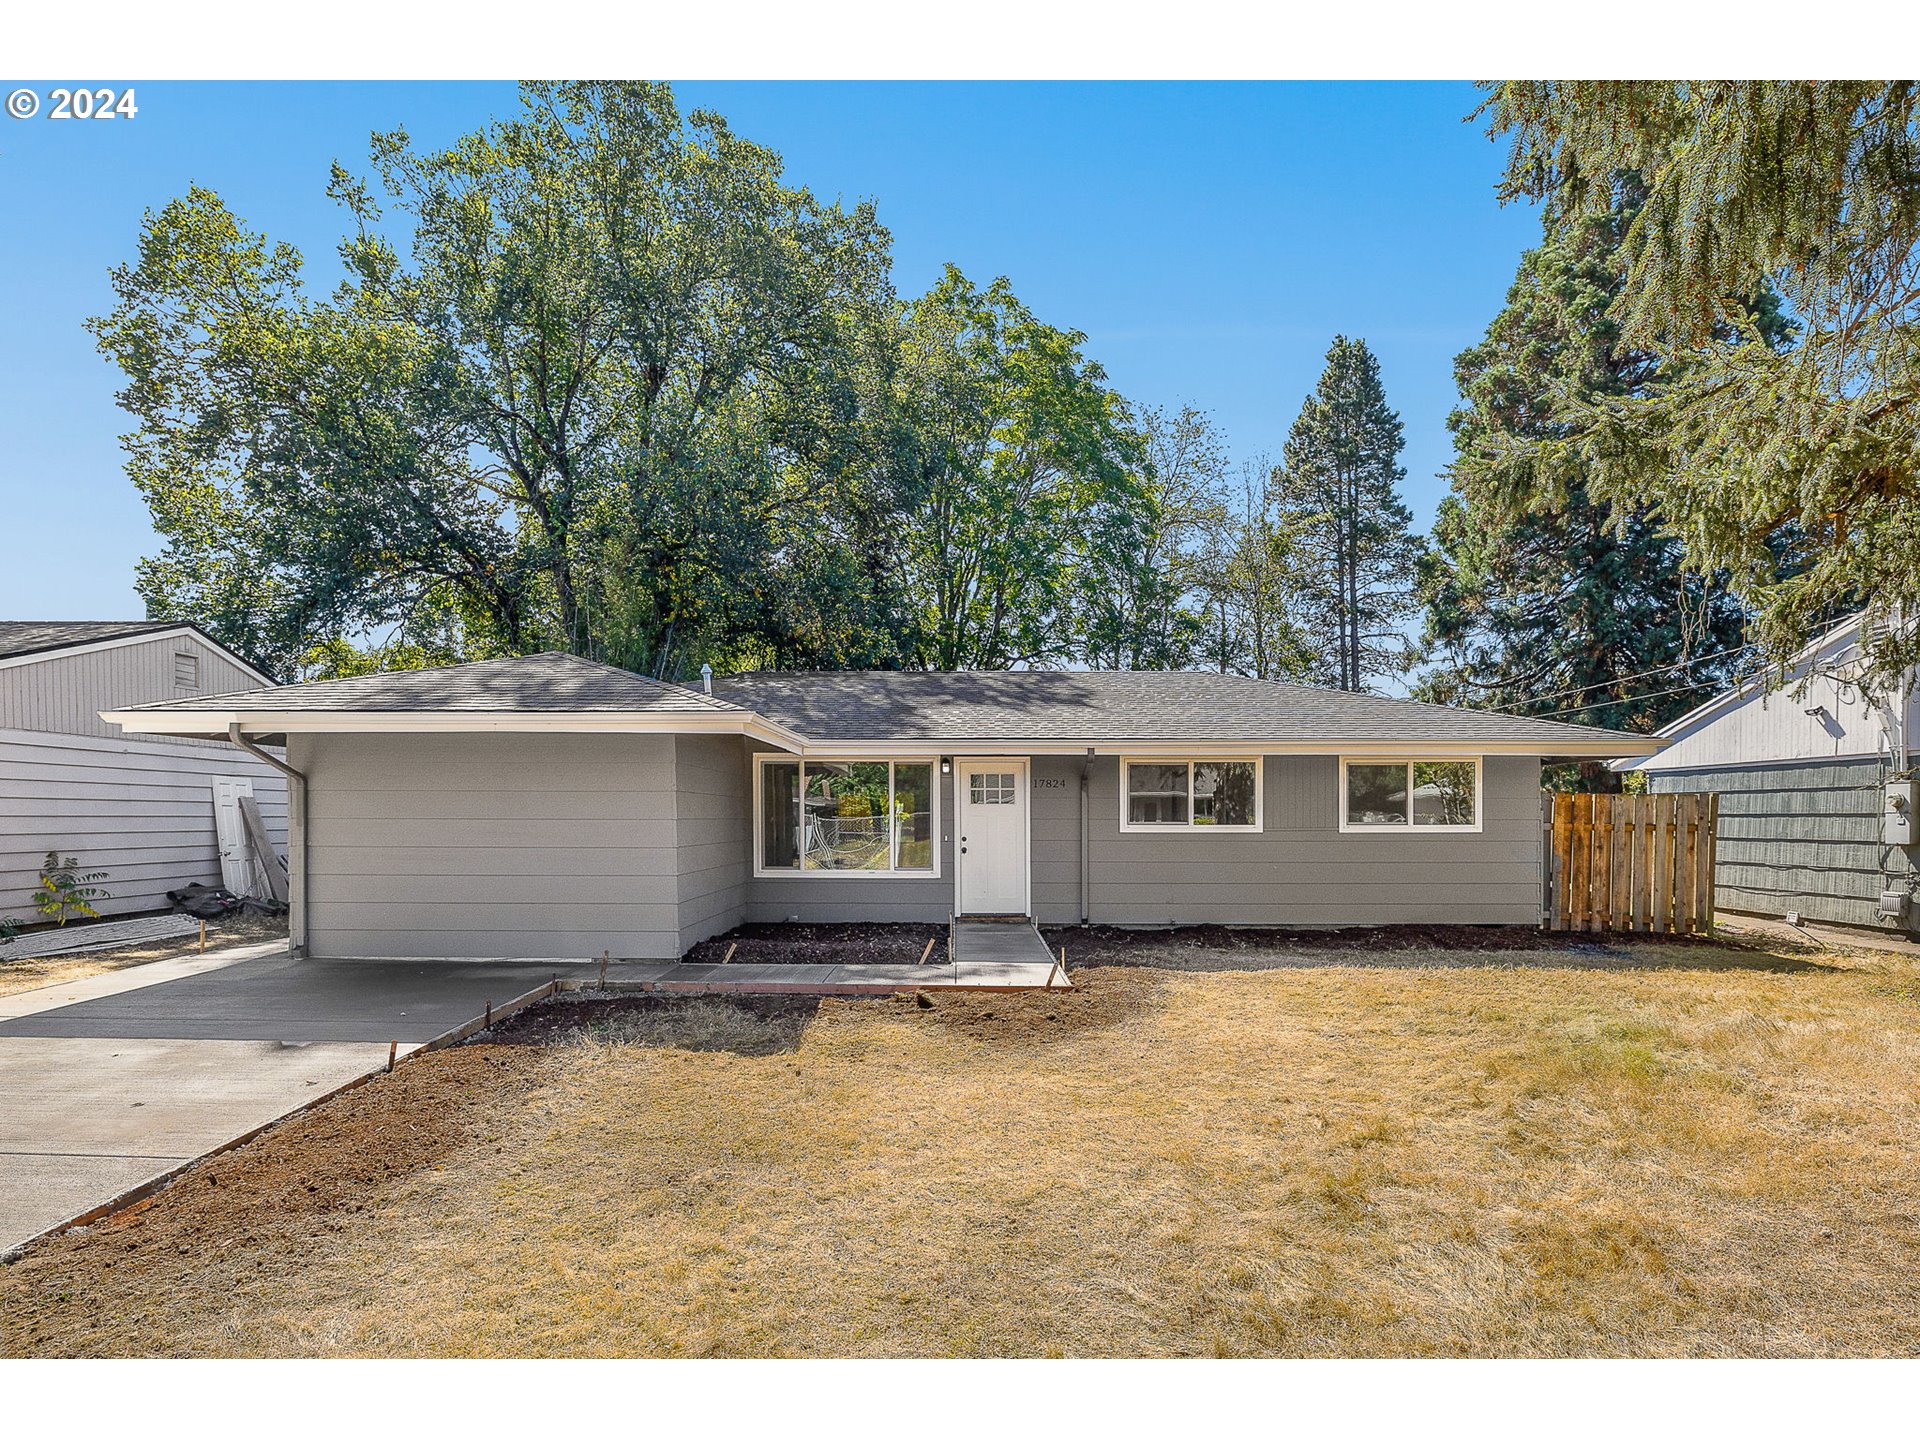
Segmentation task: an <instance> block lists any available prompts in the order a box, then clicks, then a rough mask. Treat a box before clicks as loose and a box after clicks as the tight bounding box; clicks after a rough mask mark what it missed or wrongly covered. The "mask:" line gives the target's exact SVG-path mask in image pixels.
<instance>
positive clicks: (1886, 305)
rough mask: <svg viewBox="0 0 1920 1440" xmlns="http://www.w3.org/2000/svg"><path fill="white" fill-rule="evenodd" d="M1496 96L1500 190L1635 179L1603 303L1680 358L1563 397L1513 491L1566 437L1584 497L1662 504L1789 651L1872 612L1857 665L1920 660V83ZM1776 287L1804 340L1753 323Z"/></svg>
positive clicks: (1567, 191)
mask: <svg viewBox="0 0 1920 1440" xmlns="http://www.w3.org/2000/svg"><path fill="white" fill-rule="evenodd" d="M1484 108H1485V110H1486V111H1487V113H1488V114H1489V115H1490V116H1491V119H1492V122H1493V127H1492V128H1493V130H1494V132H1495V133H1496V134H1505V135H1507V136H1509V137H1511V139H1512V141H1513V152H1512V156H1511V159H1510V162H1509V164H1508V168H1507V176H1506V182H1505V185H1504V186H1503V187H1502V188H1503V196H1504V197H1507V198H1511V197H1515V196H1523V195H1524V196H1528V197H1532V198H1536V199H1546V200H1549V201H1550V202H1551V203H1552V204H1553V206H1554V207H1555V209H1556V210H1557V211H1558V212H1559V213H1560V214H1562V215H1565V216H1568V217H1580V218H1587V217H1592V216H1595V215H1603V214H1605V213H1606V212H1607V211H1608V210H1609V209H1611V208H1612V207H1613V205H1614V203H1615V202H1616V198H1617V196H1616V192H1617V190H1618V188H1619V186H1620V183H1621V180H1620V177H1621V176H1622V175H1623V174H1625V173H1631V174H1633V175H1634V176H1636V177H1638V183H1639V185H1640V188H1641V189H1642V190H1643V191H1644V195H1645V199H1644V202H1643V203H1642V205H1641V207H1640V212H1639V214H1638V215H1637V216H1636V217H1635V218H1634V220H1633V222H1632V224H1631V225H1630V226H1629V227H1628V229H1627V231H1626V233H1625V235H1624V237H1623V242H1622V251H1623V255H1624V259H1625V266H1624V272H1625V277H1624V281H1623V283H1622V285H1621V287H1620V294H1619V296H1618V298H1617V299H1616V300H1615V301H1614V303H1613V306H1612V311H1611V313H1612V315H1613V317H1614V318H1615V319H1617V320H1618V321H1619V322H1620V324H1621V327H1622V333H1623V335H1624V336H1625V338H1626V339H1627V341H1628V342H1629V343H1631V344H1633V345H1635V346H1641V347H1645V348H1647V349H1651V350H1655V351H1658V352H1660V353H1662V354H1663V355H1665V356H1666V357H1668V358H1669V359H1671V360H1678V361H1682V362H1684V364H1685V367H1686V368H1685V372H1684V373H1683V374H1678V375H1674V376H1671V377H1667V378H1666V379H1664V380H1663V383H1662V384H1661V385H1660V386H1659V387H1658V388H1657V389H1656V390H1655V391H1654V392H1653V393H1651V394H1648V395H1644V396H1630V397H1627V398H1617V397H1606V396H1603V397H1601V398H1600V399H1598V400H1592V401H1590V400H1588V399H1587V398H1586V397H1584V396H1580V395H1568V396H1564V397H1561V401H1560V404H1559V405H1558V406H1557V407H1556V408H1557V409H1559V410H1561V411H1562V412H1563V414H1562V416H1561V418H1562V420H1563V421H1564V423H1565V426H1566V429H1565V431H1564V433H1563V435H1562V436H1560V437H1556V438H1554V439H1551V440H1547V441H1542V442H1537V443H1535V444H1533V445H1531V446H1529V447H1527V452H1528V453H1526V454H1523V455H1522V456H1520V457H1518V459H1519V460H1520V461H1521V462H1524V461H1526V460H1529V459H1530V460H1532V461H1533V462H1535V474H1534V475H1533V476H1532V477H1529V476H1528V474H1527V467H1526V465H1525V464H1524V463H1515V464H1512V465H1509V466H1507V467H1506V469H1507V470H1508V473H1509V474H1510V475H1511V476H1512V477H1513V478H1514V480H1516V481H1518V482H1521V483H1518V484H1516V485H1515V487H1514V488H1515V490H1516V498H1517V499H1519V500H1520V501H1521V502H1522V503H1525V502H1526V501H1527V500H1530V499H1533V498H1537V497H1538V496H1540V495H1542V494H1551V492H1552V487H1553V483H1554V481H1553V476H1554V473H1555V471H1557V470H1560V469H1563V468H1564V458H1563V457H1564V455H1565V454H1566V453H1567V452H1577V454H1578V456H1579V459H1580V462H1581V463H1582V464H1583V466H1584V467H1585V473H1586V476H1587V485H1588V489H1589V491H1590V492H1591V493H1592V494H1594V495H1596V496H1598V497H1600V498H1603V499H1611V500H1613V501H1615V502H1616V503H1621V504H1629V505H1650V506H1653V507H1656V508H1657V512H1658V514H1659V516H1660V519H1661V521H1662V523H1663V524H1665V525H1666V526H1668V527H1669V528H1671V529H1672V530H1674V531H1675V532H1676V533H1677V534H1679V535H1680V536H1681V537H1682V539H1683V541H1684V543H1685V545H1686V549H1687V555H1688V561H1689V563H1690V564H1692V565H1693V566H1695V567H1696V568H1698V569H1701V570H1706V571H1715V570H1725V571H1727V572H1728V573H1729V574H1731V576H1732V577H1733V583H1734V585H1735V587H1736V588H1737V589H1738V590H1739V592H1740V593H1741V595H1742V597H1743V598H1744V599H1745V600H1746V601H1747V602H1748V603H1749V604H1750V605H1751V606H1752V607H1753V608H1754V610H1755V612H1756V617H1755V628H1756V630H1757V633H1758V635H1759V637H1760V639H1761V640H1762V641H1763V642H1764V643H1765V645H1766V646H1767V649H1768V651H1769V652H1770V654H1771V656H1772V657H1773V659H1774V660H1775V661H1776V662H1780V661H1784V660H1785V658H1786V657H1787V656H1789V655H1790V654H1792V653H1793V652H1794V651H1795V650H1796V649H1798V647H1799V645H1800V643H1801V642H1802V641H1804V640H1805V639H1806V638H1808V637H1809V635H1811V634H1812V633H1814V632H1816V631H1817V630H1818V629H1819V628H1820V627H1821V626H1822V625H1823V624H1825V623H1826V622H1827V621H1828V620H1829V619H1830V618H1832V617H1833V616H1834V615H1835V614H1836V613H1838V612H1842V611H1846V610H1850V609H1857V608H1864V609H1865V610H1866V612H1867V615H1868V619H1869V621H1870V622H1875V623H1870V624H1869V625H1868V626H1867V630H1866V633H1867V636H1868V640H1867V651H1868V658H1869V659H1870V660H1871V661H1872V662H1873V664H1874V667H1875V669H1876V670H1877V671H1878V672H1879V676H1880V677H1882V678H1889V677H1892V676H1897V675H1899V674H1901V673H1902V672H1903V671H1904V670H1905V668H1906V667H1908V666H1911V665H1912V664H1913V663H1914V662H1915V660H1916V659H1920V626H1916V625H1914V624H1912V623H1911V619H1912V615H1913V613H1914V612H1915V610H1916V609H1920V403H1916V399H1917V398H1920V84H1916V83H1915V82H1913V81H1911V80H1892V81H1888V80H1738V81H1729V80H1672V81H1668V80H1638V81H1598V80H1571V81H1557V80H1556V81H1533V80H1527V81H1518V80H1516V81H1504V82H1501V83H1499V84H1498V85H1496V86H1494V87H1492V93H1491V96H1490V98H1489V100H1488V103H1487V105H1486V107H1484ZM1769 284H1770V285H1772V286H1774V287H1775V288H1777V290H1778V291H1779V293H1780V294H1781V296H1782V297H1784V302H1785V305H1786V307H1787V308H1788V310H1789V311H1790V313H1791V314H1792V315H1793V316H1794V318H1795V320H1796V321H1797V322H1798V325H1799V330H1798V333H1797V335H1796V339H1795V343H1794V344H1793V345H1792V346H1787V347H1783V346H1780V345H1778V344H1774V343H1769V341H1768V339H1767V337H1766V336H1765V335H1763V334H1759V333H1756V331H1755V329H1754V327H1752V326H1750V325H1747V324H1745V323H1744V319H1745V311H1746V309H1747V305H1746V303H1745V302H1744V300H1743V299H1742V297H1746V296H1751V295H1753V294H1755V293H1756V292H1759V291H1761V290H1762V289H1763V288H1764V287H1766V286H1767V285H1769ZM1529 480H1530V483H1529ZM1783 558H1784V559H1785V561H1786V562H1787V563H1786V564H1784V565H1782V564H1781V561H1782V559H1783ZM1902 613H1904V615H1905V618H1906V621H1907V623H1895V624H1882V623H1877V622H1884V621H1888V620H1892V619H1894V618H1895V617H1896V616H1899V615H1901V614H1902Z"/></svg>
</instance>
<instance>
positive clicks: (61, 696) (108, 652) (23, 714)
mask: <svg viewBox="0 0 1920 1440" xmlns="http://www.w3.org/2000/svg"><path fill="white" fill-rule="evenodd" d="M175 655H192V656H194V657H195V658H196V659H197V660H198V661H199V671H200V683H199V685H198V686H197V687H196V688H194V689H186V688H183V687H180V686H177V685H176V684H175V683H174V659H173V657H174V656H175ZM259 684H260V682H259V681H258V680H257V679H255V678H254V677H253V676H252V675H249V674H248V673H247V672H246V671H244V670H242V669H241V668H240V667H239V666H237V665H235V664H234V663H233V662H232V661H231V660H229V659H227V657H226V656H224V655H222V654H221V653H220V652H219V651H218V650H216V649H214V647H213V646H211V645H209V644H207V643H206V641H204V640H202V639H201V638H200V637H199V636H197V635H177V636H173V637H171V638H167V639H161V640H142V641H139V642H137V643H134V644H130V645H113V646H109V647H107V648H106V649H103V650H88V651H83V652H82V653H80V654H64V653H61V652H59V651H55V652H53V653H51V654H48V655H46V656H44V657H41V658H36V659H34V660H32V661H30V662H28V663H25V664H17V665H8V666H4V667H0V730H53V731H58V732H60V733H61V734H65V735H97V736H100V737H101V738H103V739H119V738H120V730H119V728H118V727H117V726H112V725H109V724H107V722H106V721H104V720H102V719H101V718H100V712H101V711H102V710H121V709H125V708H126V707H127V706H129V705H145V704H148V703H150V702H152V701H156V700H178V699H182V698H184V697H186V696H188V695H222V694H227V693H230V692H232V691H235V690H252V689H254V688H256V687H257V686H258V685H259ZM147 738H149V739H151V740H152V741H153V742H154V743H156V744H159V745H162V746H166V745H171V744H177V743H181V742H178V741H173V740H169V739H166V738H162V737H147Z"/></svg>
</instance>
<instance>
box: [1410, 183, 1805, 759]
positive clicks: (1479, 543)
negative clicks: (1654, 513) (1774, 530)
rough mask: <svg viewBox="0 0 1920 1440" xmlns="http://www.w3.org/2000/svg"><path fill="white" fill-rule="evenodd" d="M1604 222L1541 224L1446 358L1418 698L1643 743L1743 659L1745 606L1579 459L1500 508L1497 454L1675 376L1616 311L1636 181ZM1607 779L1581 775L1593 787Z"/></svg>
mask: <svg viewBox="0 0 1920 1440" xmlns="http://www.w3.org/2000/svg"><path fill="white" fill-rule="evenodd" d="M1617 193H1618V196H1619V201H1618V203H1617V204H1616V205H1615V206H1614V207H1613V209H1611V210H1610V211H1608V212H1606V213H1605V214H1601V215H1597V216H1589V217H1587V218H1584V219H1580V220H1576V221H1573V222H1570V223H1566V224H1561V223H1558V222H1557V221H1556V220H1555V218H1554V217H1552V216H1549V217H1548V220H1547V225H1546V238H1545V239H1544V241H1543V242H1542V243H1541V244H1540V245H1539V246H1537V247H1535V248H1534V249H1532V250H1530V251H1528V252H1527V253H1526V255H1525V256H1523V257H1522V259H1521V262H1520V269H1519V273H1518V275H1517V276H1516V278H1515V280H1514V283H1513V286H1512V288H1511V289H1510V290H1509V291H1508V292H1507V303H1506V308H1505V309H1503V310H1502V311H1501V312H1500V313H1499V314H1498V315H1497V316H1495V317H1494V320H1493V322H1492V323H1491V324H1490V325H1489V326H1488V327H1487V333H1486V335H1485V337H1484V338H1483V339H1482V340H1481V341H1480V343H1479V344H1477V345H1475V346H1473V347H1472V348H1470V349H1468V350H1465V351H1463V352H1461V354H1460V355H1459V357H1458V358H1457V359H1456V360H1455V361H1454V378H1455V381H1456V383H1457V384H1458V385H1459V387H1460V395H1461V398H1462V402H1463V403H1462V404H1461V406H1460V407H1459V408H1458V409H1456V410H1455V411H1454V412H1453V414H1452V415H1451V416H1450V417H1449V418H1448V422H1447V423H1448V427H1449V428H1450V429H1451V430H1452V431H1453V435H1454V445H1455V450H1456V455H1457V459H1456V462H1455V464H1454V465H1453V467H1452V469H1451V472H1450V478H1451V480H1452V482H1453V494H1452V495H1450V496H1448V497H1447V499H1446V500H1444V501H1443V502H1442V503H1441V507H1440V513H1439V516H1438V518H1437V521H1436V523H1435V526H1434V539H1435V546H1436V548H1435V550H1434V551H1433V552H1432V553H1430V555H1429V556H1428V558H1427V560H1426V562H1425V563H1424V565H1423V567H1422V568H1423V575H1422V587H1421V588H1422V594H1423V597H1424V598H1425V600H1426V602H1427V606H1428V615H1427V631H1426V639H1427V643H1428V646H1429V647H1430V653H1432V654H1433V655H1434V656H1435V658H1436V659H1437V660H1438V662H1439V665H1438V668H1437V669H1436V670H1435V671H1434V672H1432V673H1431V674H1429V675H1428V676H1427V677H1426V678H1425V679H1424V680H1423V682H1422V685H1421V687H1420V690H1421V693H1423V694H1424V695H1425V696H1426V697H1427V698H1430V699H1437V700H1450V701H1460V702H1464V703H1467V704H1483V705H1488V706H1492V707H1495V708H1499V709H1503V710H1510V711H1513V712H1515V713H1519V714H1528V715H1539V716H1547V715H1550V716H1553V717H1555V718H1558V719H1564V720H1568V721H1571V722H1574V723H1576V724H1583V725H1603V726H1608V727H1611V728H1614V729H1625V730H1639V731H1650V730H1653V729H1656V728H1658V727H1659V726H1660V725H1662V724H1664V723H1665V722H1666V721H1667V720H1669V719H1671V718H1672V717H1673V716H1674V715H1676V714H1679V713H1681V712H1682V711H1684V710H1686V709H1687V708H1689V707H1690V706H1692V705H1694V704H1697V703H1698V702H1699V701H1700V700H1701V699H1703V698H1705V696H1706V695H1708V694H1710V693H1711V691H1712V689H1713V688H1714V687H1717V686H1718V685H1720V684H1722V683H1723V682H1724V681H1725V679H1726V678H1727V676H1728V675H1729V674H1730V673H1732V672H1733V671H1734V670H1735V669H1737V668H1738V667H1739V666H1740V665H1741V664H1742V662H1743V660H1744V658H1745V657H1744V652H1743V649H1742V646H1743V629H1744V621H1745V615H1744V610H1743V607H1741V606H1740V604H1739V603H1738V602H1737V601H1736V600H1735V599H1734V598H1733V597H1732V595H1731V594H1730V593H1729V592H1728V589H1727V585H1726V579H1725V576H1723V575H1712V574H1704V573H1701V572H1699V571H1697V570H1693V571H1690V570H1688V569H1686V568H1685V566H1684V563H1683V562H1684V558H1685V556H1684V551H1683V547H1682V545H1681V543H1680V541H1679V540H1678V539H1677V538H1676V537H1674V536H1673V535H1672V534H1671V533H1669V532H1668V531H1667V530H1665V529H1664V528H1663V527H1661V526H1660V525H1658V524H1657V523H1656V522H1655V521H1654V519H1653V518H1652V517H1651V516H1650V515H1649V514H1647V513H1646V511H1645V510H1624V509H1617V508H1616V507H1614V506H1612V505H1609V504H1608V503H1607V502H1605V501H1603V500H1599V499H1596V498H1595V497H1594V496H1593V495H1592V494H1591V493H1590V491H1589V487H1588V484H1587V476H1586V473H1585V471H1584V468H1583V467H1582V466H1581V465H1580V463H1579V461H1578V459H1577V457H1576V456H1575V455H1574V454H1573V453H1572V452H1566V451H1562V452H1558V453H1559V454H1560V457H1561V459H1562V461H1563V465H1564V468H1563V470H1562V471H1561V473H1559V474H1557V475H1556V476H1555V477H1554V482H1555V483H1554V485H1553V487H1552V491H1551V493H1552V497H1553V498H1552V499H1551V500H1550V501H1545V502H1537V503H1536V504H1535V506H1534V508H1532V509H1525V510H1516V509H1515V508H1513V507H1512V506H1510V505H1508V504H1506V503H1504V501H1505V490H1504V486H1505V484H1506V474H1505V468H1504V467H1505V464H1506V463H1507V457H1511V456H1513V455H1514V454H1516V453H1518V452H1520V451H1521V450H1523V449H1525V448H1526V447H1529V446H1534V445H1537V444H1538V443H1539V442H1545V441H1552V440H1554V439H1557V438H1561V437H1563V436H1564V435H1565V433H1566V421H1565V419H1564V418H1563V417H1562V414H1561V413H1560V412H1559V410H1558V409H1557V405H1558V402H1559V400H1560V398H1561V397H1563V396H1566V395H1572V396H1576V397H1579V398H1581V399H1583V400H1587V401H1597V400H1600V399H1603V398H1606V399H1615V398H1628V397H1638V396H1644V395H1647V394H1650V393H1652V392H1653V391H1654V389H1655V388H1656V387H1657V386H1658V385H1659V383H1660V381H1661V379H1662V376H1663V375H1664V374H1666V373H1667V372H1668V371H1669V369H1670V367H1668V366H1664V365H1663V363H1662V361H1661V358H1660V356H1659V355H1658V354H1657V353H1656V352H1655V351H1653V350H1651V349H1648V348H1644V347H1641V346H1635V345H1632V344H1630V343H1628V342H1627V341H1626V340H1625V339H1624V338H1623V337H1622V335H1621V332H1620V327H1619V325H1618V323H1617V321H1616V320H1615V319H1614V317H1613V315H1612V313H1611V307H1612V305H1613V303H1614V301H1615V299H1616V297H1617V296H1618V294H1619V291H1620V286H1621V284H1622V283H1623V279H1624V272H1625V262H1624V259H1623V257H1622V255H1621V253H1620V246H1621V242H1622V237H1623V236H1624V235H1625V233H1626V231H1627V228H1628V227H1629V226H1630V225H1631V224H1632V222H1633V218H1634V215H1635V213H1636V212H1637V209H1638V203H1639V191H1638V188H1637V187H1636V186H1634V185H1633V184H1631V183H1623V184H1622V186H1621V187H1620V188H1619V190H1618V192H1617ZM1750 319H1751V323H1752V324H1753V325H1754V326H1756V327H1757V328H1758V329H1759V330H1760V331H1762V332H1763V333H1765V334H1767V335H1768V336H1769V337H1770V338H1771V340H1772V341H1773V342H1774V343H1778V342H1779V341H1780V340H1782V339H1784V337H1785V331H1786V327H1785V325H1784V323H1783V322H1782V320H1781V318H1780V315H1779V313H1778V307H1777V306H1776V305H1775V304H1774V303H1773V302H1772V299H1771V296H1770V295H1769V296H1767V297H1765V298H1764V299H1763V301H1762V302H1761V303H1760V304H1758V305H1757V306H1756V307H1755V308H1754V311H1753V314H1752V316H1751V317H1750ZM1610 782H1611V783H1617V777H1613V776H1612V775H1611V772H1606V771H1604V770H1602V769H1601V768H1599V767H1589V768H1588V772H1587V775H1586V783H1588V784H1600V785H1603V786H1606V785H1609V784H1610Z"/></svg>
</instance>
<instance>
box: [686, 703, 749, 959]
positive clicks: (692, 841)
mask: <svg viewBox="0 0 1920 1440" xmlns="http://www.w3.org/2000/svg"><path fill="white" fill-rule="evenodd" d="M748 765H749V759H748V748H747V745H746V743H745V742H744V741H743V740H741V739H740V738H739V737H737V736H731V735H681V736H678V737H676V739H675V740H674V770H675V785H674V814H675V821H674V834H675V839H676V841H677V843H678V846H679V857H678V862H677V864H678V873H677V876H676V880H675V886H674V897H675V902H676V904H677V906H678V910H679V914H678V925H679V935H680V949H681V952H682V953H684V952H685V951H687V950H688V949H690V948H691V947H692V946H694V945H697V944H699V943H700V941H702V940H705V939H707V938H709V937H710V936H714V935H719V934H721V933H723V932H725V931H727V930H731V929H732V928H733V927H734V926H735V925H738V924H739V923H740V921H741V920H742V919H743V918H745V916H746V913H747V881H748V878H749V876H750V875H751V874H752V851H751V845H752V830H753V793H752V791H751V789H750V788H749V786H750V783H751V775H750V772H749V769H748Z"/></svg>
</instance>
